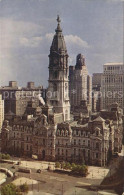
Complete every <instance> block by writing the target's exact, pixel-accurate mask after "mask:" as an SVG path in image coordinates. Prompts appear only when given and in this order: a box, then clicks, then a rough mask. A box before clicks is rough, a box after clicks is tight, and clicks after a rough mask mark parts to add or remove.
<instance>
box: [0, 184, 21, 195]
mask: <svg viewBox="0 0 124 195" xmlns="http://www.w3.org/2000/svg"><path fill="white" fill-rule="evenodd" d="M1 195H21V192H20V191H19V189H18V188H17V187H16V186H15V185H14V184H12V183H10V184H7V185H5V186H3V187H2V188H1Z"/></svg>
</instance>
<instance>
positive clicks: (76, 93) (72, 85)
mask: <svg viewBox="0 0 124 195" xmlns="http://www.w3.org/2000/svg"><path fill="white" fill-rule="evenodd" d="M91 92H92V78H91V76H90V75H89V74H88V70H87V66H86V64H85V58H84V56H83V55H82V54H78V55H77V59H76V65H75V66H70V67H69V94H70V103H71V106H72V107H74V106H79V105H80V103H81V101H82V100H84V101H86V103H87V104H88V105H90V107H91V104H92V97H91V95H92V94H91Z"/></svg>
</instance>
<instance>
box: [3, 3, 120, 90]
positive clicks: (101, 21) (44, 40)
mask: <svg viewBox="0 0 124 195" xmlns="http://www.w3.org/2000/svg"><path fill="white" fill-rule="evenodd" d="M122 1H123V0H0V86H1V85H2V86H3V85H8V81H10V80H16V81H18V85H19V86H26V83H27V82H28V81H34V82H35V84H36V86H39V85H43V86H44V87H47V85H48V65H49V59H48V55H49V50H50V46H51V43H52V39H53V36H54V34H55V29H56V26H57V21H56V18H57V15H58V14H59V15H60V18H61V27H62V29H63V35H64V37H65V42H66V46H67V50H68V54H69V65H75V63H76V56H77V54H79V53H81V54H83V55H84V56H85V61H86V65H87V67H88V71H89V73H90V74H92V73H96V72H102V70H103V64H104V63H107V62H122V61H123V2H122Z"/></svg>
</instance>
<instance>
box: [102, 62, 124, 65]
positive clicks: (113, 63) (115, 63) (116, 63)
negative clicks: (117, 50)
mask: <svg viewBox="0 0 124 195" xmlns="http://www.w3.org/2000/svg"><path fill="white" fill-rule="evenodd" d="M104 65H105V66H118V65H124V64H123V63H122V62H108V63H106V64H104Z"/></svg>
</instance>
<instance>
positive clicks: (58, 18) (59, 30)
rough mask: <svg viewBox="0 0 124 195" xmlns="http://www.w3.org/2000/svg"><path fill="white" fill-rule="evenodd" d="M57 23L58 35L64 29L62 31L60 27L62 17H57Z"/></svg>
mask: <svg viewBox="0 0 124 195" xmlns="http://www.w3.org/2000/svg"><path fill="white" fill-rule="evenodd" d="M56 20H57V22H58V24H57V29H56V30H55V31H56V33H58V32H62V29H61V27H60V22H61V20H60V17H59V15H57V19H56Z"/></svg>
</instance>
